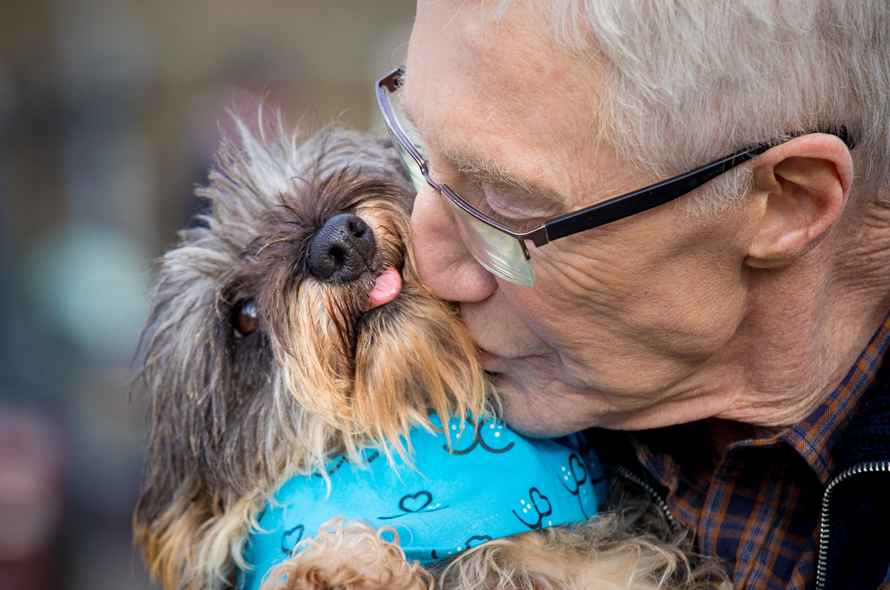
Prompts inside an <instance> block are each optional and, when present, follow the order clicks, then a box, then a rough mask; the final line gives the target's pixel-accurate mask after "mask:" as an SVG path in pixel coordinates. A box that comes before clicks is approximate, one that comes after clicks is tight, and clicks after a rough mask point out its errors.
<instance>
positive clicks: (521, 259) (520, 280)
mask: <svg viewBox="0 0 890 590" xmlns="http://www.w3.org/2000/svg"><path fill="white" fill-rule="evenodd" d="M385 96H386V101H387V103H388V106H389V107H390V108H389V109H388V111H389V112H388V113H387V114H388V115H389V117H388V119H387V120H388V121H389V123H390V125H389V126H388V128H389V135H390V138H391V139H392V142H393V145H394V146H396V149H397V150H398V153H399V159H401V161H402V164H403V165H404V166H405V170H407V171H408V176H409V177H410V178H411V182H412V183H413V184H414V189H415V190H417V191H420V189H421V188H422V187H423V186H424V185H425V184H426V178H424V176H423V171H422V169H421V166H420V162H418V160H417V158H418V157H419V158H420V159H421V161H423V162H426V161H427V157H426V151H425V150H424V148H423V142H422V141H421V139H420V133H418V132H417V129H416V128H415V127H414V125H412V124H411V122H410V121H408V119H407V118H406V117H405V116H404V114H403V112H402V109H401V108H400V107H399V100H400V95H399V94H398V93H395V94H394V93H391V92H386V93H385ZM400 135H401V136H402V137H400ZM406 142H407V144H408V145H405V144H406ZM409 146H410V147H409ZM410 148H413V149H414V151H415V153H412V150H411V149H410ZM443 196H445V197H446V198H448V202H449V203H451V205H452V206H453V207H454V218H455V221H456V225H457V227H458V231H459V233H460V236H461V239H462V240H463V242H464V244H466V246H467V248H468V249H469V251H470V253H471V254H472V255H473V257H474V258H476V260H477V261H478V262H479V264H481V265H482V266H483V267H485V269H486V270H488V271H489V272H490V273H492V274H494V275H495V276H498V277H500V278H502V279H504V280H506V281H510V282H511V283H515V284H517V285H521V286H523V287H533V286H534V285H535V283H536V282H537V278H536V277H535V269H534V268H533V267H532V264H531V262H530V261H529V260H527V259H526V257H525V250H524V249H523V248H522V244H521V243H520V241H519V240H518V239H517V238H514V237H513V236H511V235H509V234H506V233H504V232H502V231H501V230H499V229H496V228H494V227H492V226H490V225H488V224H486V223H485V222H483V221H480V220H479V219H477V218H475V217H473V215H471V214H470V213H468V212H467V211H465V210H464V209H463V208H462V207H461V206H460V205H458V204H457V203H456V202H455V201H454V200H453V199H451V198H450V197H448V196H447V195H446V194H443Z"/></svg>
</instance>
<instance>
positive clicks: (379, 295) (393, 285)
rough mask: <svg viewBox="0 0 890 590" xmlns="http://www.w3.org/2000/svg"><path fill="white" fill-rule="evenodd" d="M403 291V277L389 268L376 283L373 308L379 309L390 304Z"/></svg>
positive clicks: (373, 292) (372, 292) (372, 299)
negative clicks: (380, 306)
mask: <svg viewBox="0 0 890 590" xmlns="http://www.w3.org/2000/svg"><path fill="white" fill-rule="evenodd" d="M401 290H402V277H401V275H399V271H397V270H396V269H394V268H388V269H386V270H385V271H383V274H382V275H380V276H379V277H377V282H376V283H374V289H373V290H372V291H371V296H370V299H371V307H377V306H378V305H383V304H384V303H389V302H390V301H392V300H393V299H395V298H396V295H398V294H399V291H401Z"/></svg>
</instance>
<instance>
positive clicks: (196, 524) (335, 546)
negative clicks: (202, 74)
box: [134, 121, 724, 590]
mask: <svg viewBox="0 0 890 590" xmlns="http://www.w3.org/2000/svg"><path fill="white" fill-rule="evenodd" d="M239 125H240V129H241V146H240V147H238V148H236V147H235V146H234V145H232V144H226V145H224V147H223V149H222V150H221V151H220V155H219V158H218V161H217V166H216V168H215V169H214V170H213V171H212V173H211V175H210V184H209V186H208V187H206V188H203V189H200V190H199V191H198V195H199V196H200V197H204V198H206V199H209V200H210V202H211V204H212V213H208V214H206V215H204V216H201V217H200V218H199V224H198V226H197V227H194V228H192V229H188V230H185V231H184V232H183V233H182V244H181V245H180V246H179V247H178V248H176V249H174V250H172V251H170V252H168V253H167V254H166V255H165V256H164V258H163V260H162V262H161V267H160V272H159V277H158V282H157V287H156V290H155V292H154V305H153V311H152V314H151V318H150V320H149V323H148V326H147V327H146V331H145V333H144V338H145V339H146V342H147V343H148V347H147V348H148V351H147V354H146V355H145V361H144V367H143V370H142V376H143V378H144V381H145V383H146V385H147V389H148V392H149V395H150V402H151V415H150V420H151V424H150V437H149V444H148V451H147V455H146V464H145V477H144V484H143V489H142V494H141V497H140V499H139V504H138V506H137V508H136V514H135V519H134V520H135V536H136V542H137V543H138V545H139V546H140V547H141V548H142V550H143V552H144V558H145V561H146V563H147V564H148V567H149V569H150V571H151V573H152V575H153V576H154V577H155V579H157V580H159V581H160V582H161V583H162V584H163V586H164V588H165V589H166V590H186V589H188V590H198V589H202V590H203V589H222V588H231V587H235V586H237V585H238V583H239V582H238V579H239V574H238V572H239V570H242V569H246V568H249V567H250V565H249V564H247V563H245V562H244V558H243V555H244V549H245V548H244V545H245V542H246V539H247V538H248V535H249V533H250V531H251V530H252V527H255V526H256V520H257V518H258V514H259V513H260V511H261V510H262V509H263V507H264V505H265V504H266V502H267V501H268V499H269V498H270V497H271V495H272V494H273V493H274V491H275V489H276V488H277V487H278V486H279V485H280V484H281V482H282V481H284V480H286V479H287V478H289V477H291V476H293V475H295V474H300V473H314V472H316V471H317V470H319V469H323V468H324V465H325V461H326V460H328V459H330V458H331V457H333V456H335V455H338V454H343V455H344V456H346V457H347V458H348V459H349V460H350V461H353V462H361V456H360V452H361V450H362V449H363V448H364V447H368V446H376V445H380V444H388V445H391V448H394V449H395V450H396V451H397V452H398V453H399V454H403V455H405V456H408V457H410V451H409V450H408V449H405V448H404V447H403V446H402V441H403V440H404V439H403V437H404V436H406V435H407V433H408V431H409V430H410V429H411V428H412V427H414V426H417V425H425V426H428V427H430V428H432V425H431V423H430V419H429V416H430V414H431V413H436V414H438V415H440V416H449V415H455V416H468V415H469V416H481V415H483V414H484V413H485V412H487V411H490V408H491V404H493V403H495V400H494V398H493V397H492V396H493V394H492V392H490V390H489V388H488V385H487V382H486V379H485V376H484V373H483V372H482V370H481V368H480V367H479V365H478V364H477V362H476V353H475V349H474V347H473V343H472V342H471V340H470V339H469V337H468V335H467V333H466V332H465V330H464V328H463V326H462V324H461V322H460V321H459V318H458V317H457V315H456V314H455V311H454V310H453V309H452V308H451V307H450V306H449V305H447V304H446V303H443V302H441V301H439V300H437V299H436V298H435V297H433V296H432V295H431V294H430V293H428V292H427V291H426V289H424V287H423V286H422V285H421V284H420V281H419V280H418V277H417V274H416V271H415V268H414V264H413V261H412V255H411V250H410V247H409V243H410V228H409V222H410V211H411V206H412V201H413V191H412V189H411V185H410V182H409V181H408V179H407V178H406V177H405V176H404V175H403V173H402V171H401V169H400V164H399V161H398V159H397V157H396V154H395V153H394V152H393V150H392V148H391V146H390V145H389V143H388V142H386V141H383V140H378V139H373V138H370V137H367V136H362V135H360V134H357V133H355V132H350V131H346V130H343V129H340V128H337V127H328V128H325V129H323V130H322V131H320V132H318V133H316V134H315V135H313V136H311V137H309V138H308V139H307V138H304V137H301V136H300V135H299V134H294V135H290V134H288V133H287V132H286V131H285V130H284V127H283V125H282V124H281V123H280V121H279V122H278V129H277V132H276V136H277V137H276V138H275V140H274V141H272V142H268V143H267V142H266V141H265V139H264V138H257V137H254V135H253V134H252V133H251V132H249V131H247V129H246V127H245V126H244V125H243V124H240V123H239ZM331 236H333V237H331ZM319 244H321V246H320V245H319ZM320 253H321V254H320ZM396 272H397V274H396ZM381 277H386V278H385V280H382V279H381ZM631 504H633V505H634V506H635V507H639V506H640V505H644V504H645V502H642V501H637V502H635V503H634V502H632V503H631ZM655 513H657V511H653V510H647V509H646V506H645V505H644V506H643V508H642V509H635V508H633V507H631V508H628V507H627V506H624V507H622V508H621V509H619V510H616V511H615V512H614V513H613V514H607V515H602V516H598V517H596V518H594V519H591V520H590V521H587V522H584V523H579V524H576V525H567V526H560V527H554V528H549V529H544V530H540V531H533V532H528V533H523V534H521V535H516V536H511V537H507V538H502V539H496V540H494V541H490V542H488V543H485V544H483V545H480V546H478V547H475V548H474V549H472V550H470V551H465V552H464V553H463V554H462V555H461V557H460V558H459V559H455V560H450V561H443V562H440V563H436V564H433V566H430V567H429V568H427V569H424V568H421V567H420V566H419V565H417V564H412V563H409V562H407V561H406V560H405V559H404V553H402V550H401V549H400V547H399V545H398V542H397V540H396V542H387V541H385V540H383V538H382V536H381V534H380V532H379V531H377V530H374V529H373V528H372V527H369V526H367V525H366V524H362V523H361V522H353V523H345V522H337V523H334V524H335V526H331V527H328V528H327V529H326V530H325V531H323V532H322V534H321V535H320V536H319V537H317V538H316V539H313V540H308V541H303V542H302V543H300V544H299V545H298V546H297V548H296V550H295V552H294V554H293V556H292V557H291V558H290V559H288V560H287V561H286V562H284V563H283V564H282V565H281V566H280V567H279V568H278V569H277V570H275V571H273V572H271V573H270V575H269V576H268V577H267V582H266V583H265V585H264V589H265V588H270V589H271V588H282V587H286V588H290V589H297V588H300V589H309V588H312V589H315V588H318V589H322V588H343V589H353V588H355V589H377V588H379V589H381V590H382V589H384V588H388V589H401V588H405V589H414V588H417V589H420V588H424V589H426V588H432V587H433V586H435V585H438V586H442V587H445V588H464V589H469V588H529V589H531V588H536V589H543V588H590V587H597V588H600V587H602V588H657V587H662V588H690V587H696V588H698V587H702V588H703V587H714V586H717V585H719V584H720V583H721V582H722V581H723V579H724V578H723V577H722V574H720V573H719V570H717V569H716V568H713V567H693V564H694V562H695V560H694V558H692V557H690V556H689V555H688V554H686V553H685V552H684V551H682V550H681V545H682V544H683V541H682V535H679V534H677V533H675V532H672V531H670V529H669V527H667V526H666V525H664V524H663V523H660V522H659V521H658V518H657V517H656V516H654V514H655ZM628 515H630V516H628ZM653 523H656V524H655V525H653ZM642 529H646V530H649V531H650V532H651V531H656V532H658V534H657V535H653V534H643V533H642V532H641V530H642ZM659 536H660V537H661V538H658V537H659Z"/></svg>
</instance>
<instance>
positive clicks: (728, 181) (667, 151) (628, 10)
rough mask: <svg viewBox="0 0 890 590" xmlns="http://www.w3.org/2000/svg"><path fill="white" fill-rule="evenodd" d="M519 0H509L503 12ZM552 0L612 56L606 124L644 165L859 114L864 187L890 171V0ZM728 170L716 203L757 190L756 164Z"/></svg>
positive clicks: (560, 19)
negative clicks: (752, 181)
mask: <svg viewBox="0 0 890 590" xmlns="http://www.w3.org/2000/svg"><path fill="white" fill-rule="evenodd" d="M513 1H514V0H500V4H499V6H498V9H497V13H496V14H497V15H498V17H499V16H500V15H502V14H503V12H504V10H506V8H507V7H508V5H509V4H511V3H512V2H513ZM545 4H546V5H547V6H549V7H550V8H549V10H551V15H550V16H551V22H552V27H553V32H554V35H555V40H556V42H557V43H559V44H561V45H563V46H564V47H565V48H566V49H567V50H569V51H576V52H580V53H582V54H586V55H588V56H591V57H592V58H593V59H596V60H597V61H598V62H600V63H602V64H603V66H604V67H605V69H606V71H607V75H608V83H607V95H606V103H605V104H604V105H603V108H604V109H605V114H606V117H605V118H604V119H605V123H606V129H604V133H606V136H607V137H608V138H610V139H611V140H612V142H613V143H614V144H615V145H616V146H618V148H619V149H620V150H621V151H622V155H623V156H625V157H627V158H629V159H630V160H631V161H632V162H633V163H634V164H635V165H637V166H638V167H639V168H641V169H643V170H646V171H647V172H650V173H652V174H654V175H656V176H658V177H666V176H669V175H672V174H678V173H681V172H683V171H686V170H689V169H692V168H694V167H696V166H699V165H701V164H704V163H706V162H708V161H710V160H712V159H716V158H718V157H721V156H723V155H727V154H730V153H732V152H734V151H736V150H738V149H741V148H744V147H748V146H752V145H756V144H759V143H761V142H764V141H769V140H773V139H778V138H781V137H783V136H787V135H789V134H794V133H800V132H813V131H821V130H838V129H839V128H841V127H845V128H846V129H847V130H849V132H850V133H851V134H852V135H853V137H854V138H855V140H856V149H855V150H854V151H853V158H854V163H855V166H856V171H857V180H856V183H857V184H858V188H859V189H861V190H863V191H876V190H879V189H880V188H881V187H884V186H885V185H886V184H887V180H888V177H890V3H888V1H887V0H732V1H731V2H702V1H695V0H552V1H550V2H547V3H545ZM539 6H540V4H539ZM554 100H558V98H556V97H554ZM724 177H726V178H724V179H723V181H722V183H721V184H722V185H723V186H722V187H721V186H718V187H712V190H709V191H707V193H708V194H707V200H708V202H709V204H710V206H711V207H716V208H722V207H723V206H726V205H728V204H730V203H731V202H733V201H735V200H737V198H738V196H739V195H740V194H744V193H745V187H746V185H747V178H748V176H746V175H745V173H744V171H741V170H740V171H737V172H734V173H731V174H726V175H724ZM712 184H713V183H712ZM713 189H716V190H713ZM857 192H858V191H857ZM702 196H703V197H704V196H705V195H704V194H703V195H702ZM885 196H887V195H885Z"/></svg>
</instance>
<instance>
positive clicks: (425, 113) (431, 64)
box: [404, 2, 603, 206]
mask: <svg viewBox="0 0 890 590" xmlns="http://www.w3.org/2000/svg"><path fill="white" fill-rule="evenodd" d="M536 17H537V14H536V11H534V10H527V9H525V5H524V4H522V5H515V6H511V7H510V9H508V10H507V12H506V14H505V15H504V16H503V18H501V19H500V20H498V21H494V20H493V18H491V15H483V14H482V11H481V10H480V9H479V6H478V4H476V3H466V4H465V5H462V6H461V7H460V9H459V10H458V5H457V4H456V3H449V2H436V3H433V4H421V5H420V6H419V7H418V20H417V22H416V25H415V30H414V34H413V35H412V39H411V45H410V47H409V59H408V69H407V79H406V85H405V88H406V91H405V92H406V95H405V97H404V101H405V103H404V104H405V107H406V109H407V110H410V111H411V112H412V115H413V118H414V119H415V122H416V124H417V126H418V129H419V130H420V132H421V135H422V136H423V138H424V140H425V141H426V142H427V144H428V146H429V147H430V148H431V150H432V151H434V152H435V154H436V155H439V156H443V157H446V156H447V157H449V160H451V159H456V160H458V161H464V162H466V161H472V162H478V163H479V164H480V165H486V166H489V165H490V166H493V167H496V168H497V169H498V170H500V171H509V172H510V173H512V174H513V175H515V176H518V177H519V178H521V179H522V180H523V181H524V182H525V183H526V184H529V185H534V186H539V187H541V188H543V189H545V190H546V192H550V193H557V194H560V195H564V196H565V197H564V198H565V200H566V201H567V203H566V204H567V205H569V206H572V204H573V202H574V201H575V200H576V199H575V195H574V194H573V193H574V192H575V191H573V190H572V188H573V187H576V188H577V187H579V182H580V181H581V180H582V179H584V178H589V177H591V176H596V175H597V174H596V171H595V170H591V166H590V162H592V161H595V155H596V151H597V150H598V149H599V147H600V140H601V137H600V135H599V134H600V132H601V130H602V129H603V127H602V125H601V124H600V114H601V96H600V90H599V86H598V84H599V82H600V80H601V78H602V76H601V70H600V69H599V68H598V67H597V64H595V63H593V62H591V61H590V60H589V58H582V57H581V56H577V55H572V54H569V53H566V52H565V51H563V50H562V49H560V48H558V47H556V45H555V44H554V43H552V42H551V40H550V39H551V38H550V31H549V25H547V24H546V22H545V21H544V20H542V19H540V18H536ZM458 156H460V157H458ZM492 172H496V170H493V171H492ZM579 196H580V195H579ZM584 196H588V197H589V193H587V194H586V195H584Z"/></svg>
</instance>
